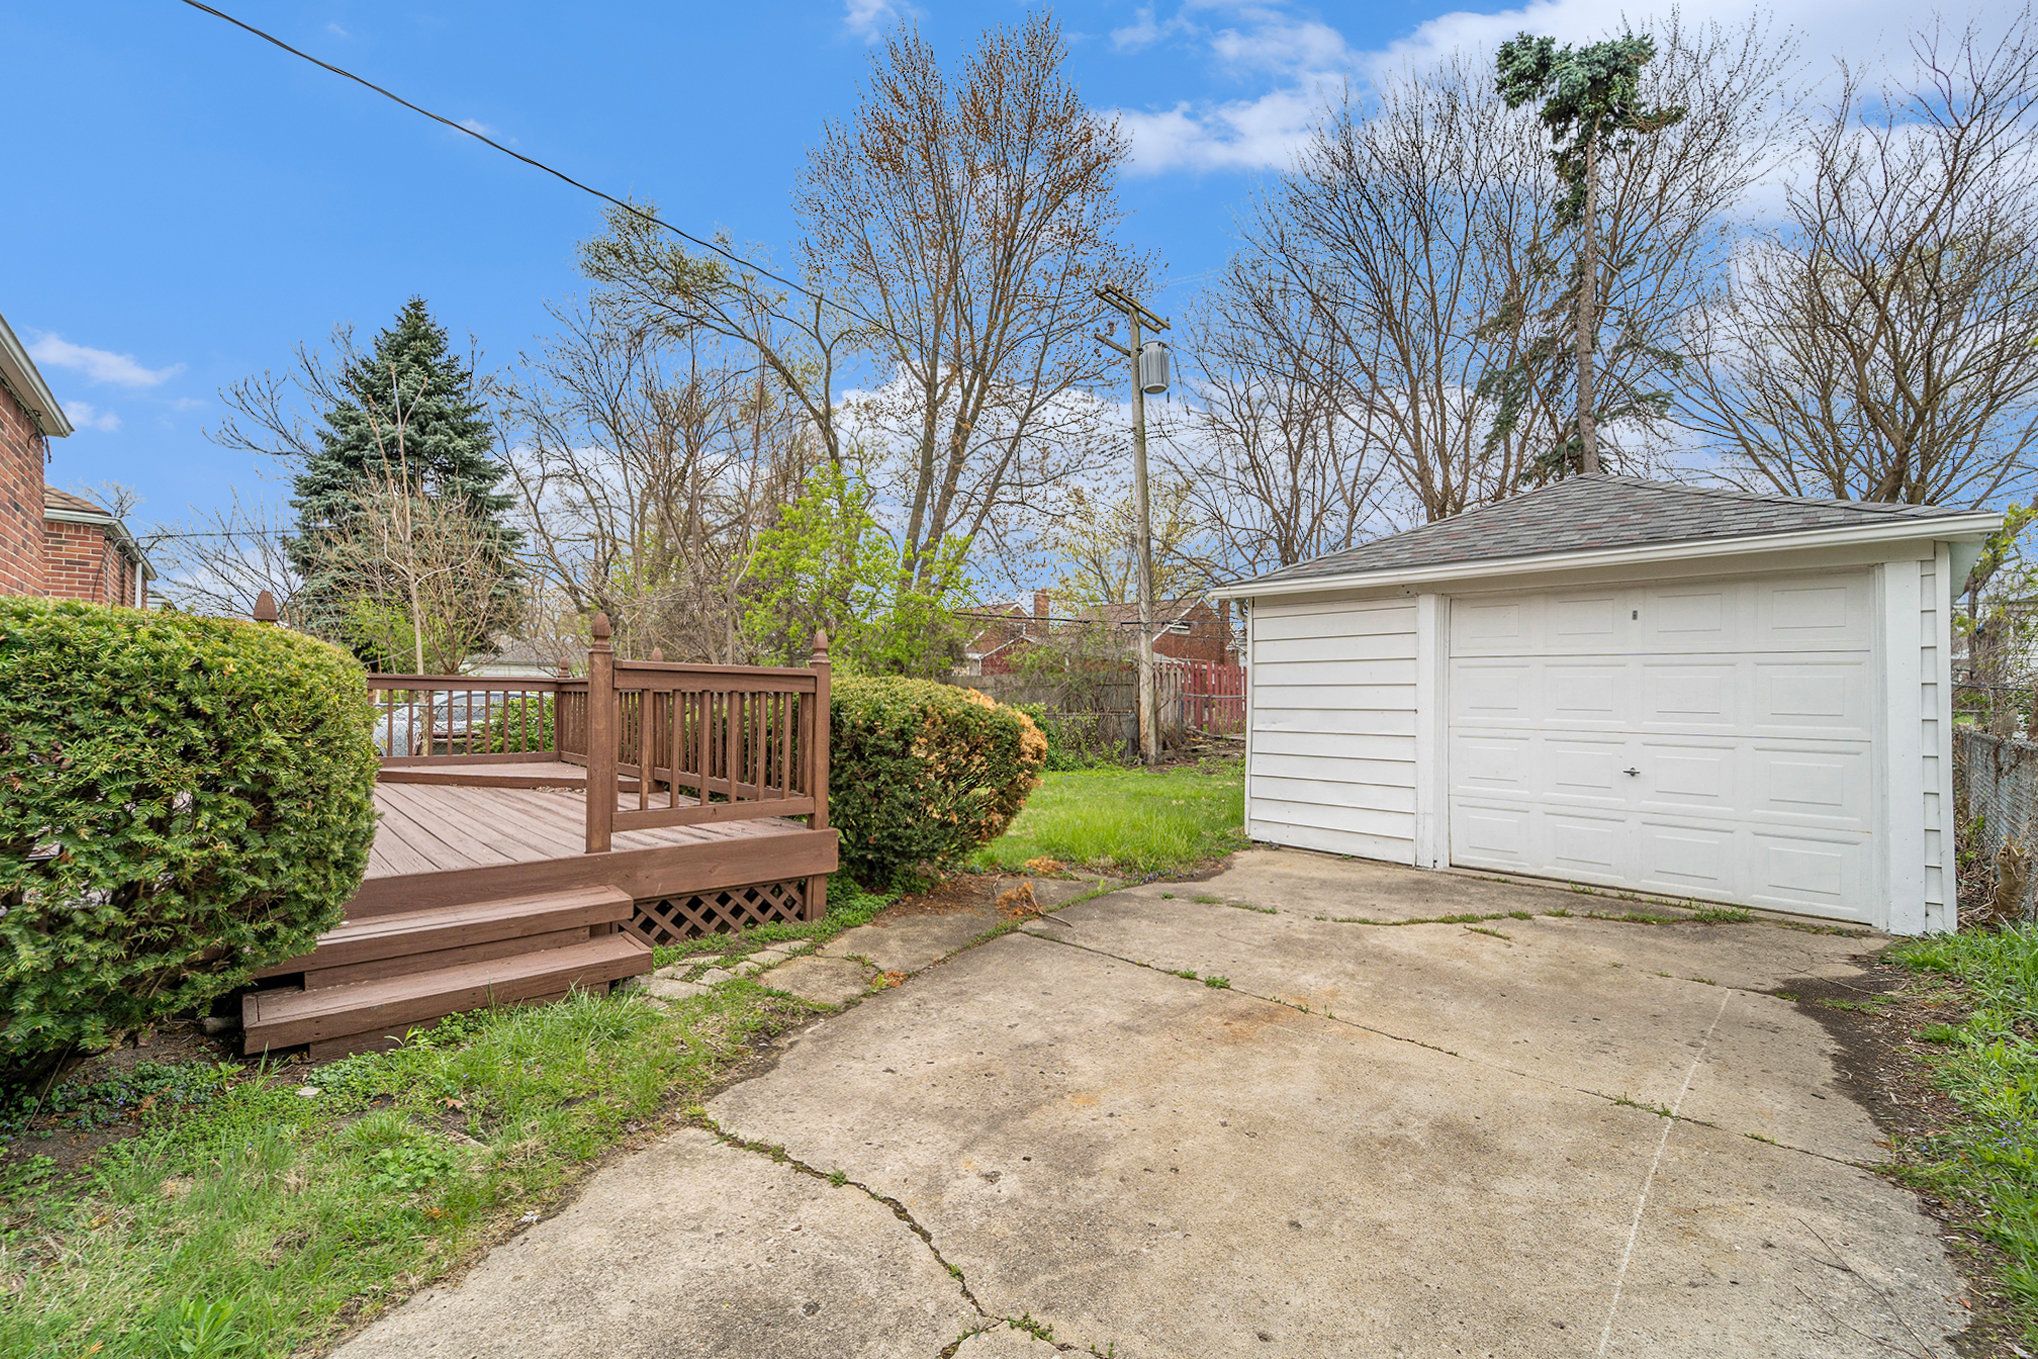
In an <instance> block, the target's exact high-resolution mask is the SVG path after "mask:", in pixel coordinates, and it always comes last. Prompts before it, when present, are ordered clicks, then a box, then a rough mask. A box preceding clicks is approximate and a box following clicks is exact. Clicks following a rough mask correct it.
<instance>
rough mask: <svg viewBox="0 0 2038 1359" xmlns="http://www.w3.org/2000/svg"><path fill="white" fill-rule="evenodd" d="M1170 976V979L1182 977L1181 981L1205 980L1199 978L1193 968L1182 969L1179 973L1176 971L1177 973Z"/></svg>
mask: <svg viewBox="0 0 2038 1359" xmlns="http://www.w3.org/2000/svg"><path fill="white" fill-rule="evenodd" d="M1168 975H1169V976H1170V977H1180V978H1181V979H1182V980H1183V981H1201V980H1203V979H1202V978H1201V977H1199V976H1197V975H1196V973H1195V971H1194V969H1192V968H1187V967H1185V968H1182V969H1180V970H1179V971H1176V972H1170V973H1169V974H1168Z"/></svg>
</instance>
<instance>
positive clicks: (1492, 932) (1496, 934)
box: [1465, 925, 1507, 939]
mask: <svg viewBox="0 0 2038 1359" xmlns="http://www.w3.org/2000/svg"><path fill="white" fill-rule="evenodd" d="M1465 930H1466V932H1467V933H1468V934H1483V935H1486V936H1487V937H1489V938H1493V939H1506V938H1507V936H1506V935H1504V934H1502V933H1501V932H1500V931H1499V930H1496V929H1494V928H1492V927H1491V926H1488V925H1467V926H1465Z"/></svg>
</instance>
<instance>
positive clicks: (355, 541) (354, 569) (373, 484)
mask: <svg viewBox="0 0 2038 1359" xmlns="http://www.w3.org/2000/svg"><path fill="white" fill-rule="evenodd" d="M322 536H323V538H324V541H323V542H322V543H321V544H320V548H321V551H322V552H323V553H324V554H326V555H327V557H328V559H329V560H331V561H332V562H334V563H335V564H336V565H337V566H338V567H341V568H343V569H345V570H346V571H347V573H348V575H349V576H350V578H351V579H353V580H354V581H356V582H357V583H358V584H357V588H356V589H355V590H354V591H353V592H351V593H350V594H349V596H348V598H347V599H346V601H345V612H344V614H343V615H342V617H341V619H340V620H339V623H340V627H341V629H342V631H343V633H344V635H345V636H346V638H347V640H348V641H349V642H350V643H351V644H352V645H353V646H354V647H355V649H356V650H358V651H361V652H364V653H366V655H367V656H368V657H369V658H370V659H371V660H372V661H374V662H375V663H376V664H377V665H378V666H387V667H396V666H404V667H408V668H409V670H410V673H412V674H418V675H436V674H450V673H453V672H455V671H457V670H458V669H459V668H460V666H461V664H462V663H463V662H465V661H466V660H467V658H468V656H469V655H470V654H471V653H472V652H473V650H474V640H475V638H477V637H486V636H487V635H488V633H489V629H490V628H491V626H492V625H494V624H495V623H496V622H497V621H499V618H500V613H501V610H500V607H499V605H498V604H497V603H496V601H495V600H494V599H493V598H492V597H491V596H490V593H489V591H488V589H487V583H488V582H490V581H493V580H496V579H499V578H500V576H501V574H502V560H501V558H502V552H503V545H502V540H501V537H500V535H498V534H495V533H492V532H491V531H490V526H489V525H488V524H487V523H486V522H484V521H483V520H482V519H481V518H480V517H479V516H477V515H475V514H474V513H472V512H471V511H470V510H469V509H468V508H467V507H466V506H465V505H463V504H462V503H461V502H460V501H459V500H457V499H455V498H453V497H449V496H437V495H432V494H429V493H427V492H426V491H424V490H422V489H420V488H419V487H418V485H417V483H416V481H415V479H414V478H412V477H410V476H408V475H407V474H406V473H405V472H404V471H403V469H402V468H401V467H399V466H391V467H389V468H387V469H385V470H381V471H377V472H372V473H370V474H369V475H368V476H366V477H365V478H363V480H362V483H361V485H360V487H359V489H358V491H357V492H356V496H355V505H354V509H353V511H352V512H351V513H350V514H348V515H346V516H345V517H344V518H342V519H341V520H340V522H339V523H338V524H337V525H336V526H335V527H333V528H331V529H329V530H324V531H322Z"/></svg>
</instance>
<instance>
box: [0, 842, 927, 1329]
mask: <svg viewBox="0 0 2038 1359" xmlns="http://www.w3.org/2000/svg"><path fill="white" fill-rule="evenodd" d="M830 890H831V896H830V905H831V907H832V908H833V909H831V910H830V912H829V915H828V918H827V919H826V920H825V921H821V922H816V923H814V924H811V925H805V924H803V925H798V926H782V927H773V928H772V929H770V930H758V931H752V932H751V934H749V935H745V936H743V937H742V938H740V939H738V938H732V937H730V936H714V937H713V938H711V939H708V940H704V941H690V944H697V946H698V948H699V949H701V950H705V951H716V950H723V951H726V950H731V949H733V950H736V951H743V950H745V949H747V948H750V947H753V946H755V945H757V944H759V943H761V942H763V937H764V936H765V935H767V934H769V935H771V936H772V937H774V938H788V939H790V938H800V939H814V940H817V941H818V940H820V939H825V938H827V937H830V936H831V935H833V934H836V933H839V932H840V931H842V930H844V929H847V928H849V927H850V926H852V925H856V924H860V923H862V922H863V921H866V920H868V919H870V917H871V916H872V915H874V914H875V913H876V912H877V911H878V910H879V909H881V908H882V907H884V906H885V905H887V904H889V903H890V902H891V901H892V900H894V899H895V896H894V895H883V896H880V895H876V894H871V893H865V892H860V891H858V890H857V889H856V888H855V887H854V886H853V885H852V884H850V883H849V882H848V881H847V880H846V879H843V878H841V877H839V876H838V877H837V879H836V880H835V881H834V882H833V883H832V884H831V889H830ZM682 951H683V950H673V951H672V952H674V953H675V954H676V953H679V952H682ZM810 1013H811V1008H810V1007H807V1006H805V1005H802V1004H800V1003H798V1002H795V1001H792V1000H790V999H788V998H784V997H777V996H773V995H770V994H768V993H767V992H766V991H765V990H764V989H763V988H761V987H759V986H757V985H755V984H753V983H751V982H748V981H740V980H739V981H731V982H726V983H724V984H722V985H721V986H719V987H716V988H715V989H713V990H712V991H709V992H707V993H706V994H703V995H701V996H698V997H695V998H693V999H691V1000H688V1001H685V1002H683V1003H681V1004H679V1005H676V1006H667V1005H665V1004H662V1003H660V1002H658V1001H654V1000H651V999H648V998H646V997H644V996H641V995H629V994H619V995H616V996H608V997H594V996H576V997H574V998H572V999H569V1000H565V1001H561V1002H559V1003H558V1004H554V1005H544V1006H536V1007H531V1008H527V1009H508V1010H501V1011H496V1012H493V1013H484V1014H475V1015H466V1016H460V1017H457V1018H455V1019H453V1020H450V1021H448V1022H447V1023H445V1024H444V1025H442V1026H440V1027H438V1028H436V1029H433V1030H431V1031H430V1032H428V1033H420V1034H418V1035H415V1036H414V1037H413V1040H412V1041H411V1042H410V1043H409V1044H407V1045H406V1046H404V1047H402V1048H399V1049H397V1050H396V1051H393V1052H385V1053H375V1054H365V1055H362V1056H358V1057H349V1058H344V1059H342V1060H340V1061H337V1062H331V1063H327V1064H325V1065H323V1066H316V1067H301V1066H300V1067H286V1068H274V1069H271V1070H268V1071H264V1070H261V1069H258V1068H255V1067H250V1066H246V1065H243V1064H241V1063H238V1062H219V1063H213V1062H181V1063H175V1064H171V1063H162V1062H144V1063H140V1064H138V1065H137V1066H136V1067H134V1068H133V1069H131V1070H129V1071H126V1072H122V1073H120V1074H119V1075H116V1076H112V1077H104V1076H101V1077H97V1078H88V1077H87V1076H86V1075H85V1074H84V1073H81V1074H80V1076H79V1078H78V1079H77V1080H75V1081H74V1082H72V1083H69V1084H67V1085H60V1086H58V1087H57V1089H56V1090H55V1091H53V1092H52V1094H51V1095H50V1096H49V1097H47V1098H46V1099H45V1100H43V1101H41V1102H39V1103H38V1104H36V1105H35V1106H32V1107H30V1106H24V1105H21V1104H18V1103H17V1104H14V1105H8V1104H5V1103H4V1102H0V1154H4V1156H0V1355H7V1356H10V1359H11V1356H16V1355H19V1356H24V1359H26V1357H27V1356H38V1359H40V1357H41V1356H49V1357H50V1359H56V1356H74V1355H86V1354H91V1355H95V1356H100V1359H114V1357H115V1356H121V1357H126V1356H132V1359H144V1357H146V1359H155V1356H161V1355H176V1356H182V1357H183V1359H225V1357H226V1356H241V1355H249V1356H252V1355H282V1354H289V1353H292V1352H293V1351H295V1350H297V1349H299V1348H301V1347H304V1346H309V1345H315V1344H318V1343H319V1342H321V1341H322V1340H325V1339H328V1338H330V1337H331V1336H332V1335H333V1334H334V1333H336V1332H337V1331H338V1330H340V1329H341V1328H342V1327H344V1326H346V1325H348V1324H350V1323H351V1322H352V1321H354V1320H356V1319H359V1318H360V1317H362V1316H364V1315H366V1314H368V1313H371V1312H373V1311H376V1310H379V1309H380V1308H381V1307H383V1306H385V1305H387V1304H389V1303H391V1302H393V1301H397V1300H400V1299H401V1298H403V1297H405V1296H408V1295H409V1294H410V1293H411V1292H413V1291H415V1290H416V1289H417V1288H418V1287H419V1286H421V1285H422V1284H424V1283H428V1282H430V1281H431V1280H432V1279H434V1278H436V1277H438V1276H439V1275H441V1274H443V1273H445V1272H446V1270H448V1269H449V1268H451V1267H452V1266H453V1265H455V1264H457V1263H458V1262H459V1261H460V1260H461V1259H462V1258H463V1257H465V1256H467V1255H469V1254H471V1253H472V1252H474V1251H475V1250H478V1249H480V1248H481V1247H483V1246H485V1245H487V1244H488V1242H490V1241H491V1240H493V1239H495V1238H496V1237H498V1236H499V1235H501V1234H503V1233H504V1232H506V1231H507V1230H508V1229H509V1228H510V1227H511V1226H512V1225H513V1224H515V1223H516V1221H517V1220H518V1219H519V1218H520V1217H522V1216H524V1215H526V1214H529V1213H536V1212H542V1211H544V1210H545V1209H546V1208H547V1207H548V1206H549V1205H550V1204H552V1203H553V1202H555V1201H557V1199H558V1198H559V1197H560V1195H561V1194H562V1193H563V1192H564V1191H565V1190H566V1189H567V1188H568V1187H569V1186H570V1185H571V1184H572V1183H573V1181H574V1180H575V1179H576V1178H577V1177H578V1176H579V1175H580V1174H581V1173H582V1172H584V1171H585V1170H586V1169H587V1168H588V1167H589V1166H590V1165H591V1164H592V1163H593V1162H594V1161H595V1160H597V1159H598V1158H599V1157H600V1156H601V1155H602V1154H603V1153H604V1152H607V1151H608V1150H610V1149H611V1148H613V1147H614V1146H616V1145H617V1144H618V1143H619V1142H621V1141H622V1140H623V1139H624V1138H626V1137H628V1136H629V1135H630V1134H632V1133H633V1132H637V1131H641V1130H648V1129H655V1128H657V1127H659V1126H661V1125H662V1123H663V1122H664V1120H665V1119H666V1118H667V1117H668V1115H669V1111H671V1110H673V1109H676V1108H683V1107H684V1106H686V1105H687V1104H690V1103H693V1102H696V1101H698V1100H699V1099H700V1098H702V1097H704V1096H705V1095H706V1093H707V1092H708V1091H709V1090H710V1088H711V1087H713V1086H714V1085H715V1083H716V1082H717V1081H719V1080H720V1079H721V1077H722V1076H723V1075H724V1073H726V1072H727V1071H728V1070H729V1068H730V1067H731V1066H732V1065H733V1064H734V1063H735V1062H736V1061H737V1060H738V1059H739V1058H741V1057H742V1055H743V1054H744V1052H745V1051H746V1045H747V1044H748V1043H749V1042H750V1041H751V1040H753V1039H756V1038H759V1037H763V1036H766V1035H768V1034H771V1033H774V1032H777V1031H779V1030H782V1029H784V1028H786V1027H788V1026H789V1025H792V1024H796V1023H798V1022H800V1021H801V1020H803V1019H805V1018H806V1017H807V1016H808V1015H809V1014H810ZM32 1118H36V1119H40V1120H41V1124H42V1125H43V1126H47V1125H48V1124H49V1123H50V1122H51V1121H54V1122H55V1123H56V1124H57V1125H58V1127H59V1129H60V1131H61V1135H64V1136H75V1135H83V1136H88V1137H89V1136H92V1135H95V1134H96V1133H99V1132H102V1131H104V1130H106V1129H108V1128H114V1129H132V1130H134V1135H133V1136H131V1137H128V1138H127V1139H126V1140H124V1141H119V1142H115V1143H114V1144H113V1145H111V1146H109V1147H107V1148H106V1149H105V1150H103V1151H101V1152H100V1153H99V1154H98V1155H96V1156H94V1157H92V1158H90V1159H89V1160H87V1161H86V1162H84V1163H83V1164H82V1165H80V1166H73V1167H70V1168H67V1169H66V1168H60V1167H58V1166H57V1165H56V1163H55V1162H53V1161H51V1160H50V1159H48V1158H47V1157H39V1156H34V1155H28V1154H24V1153H23V1152H22V1151H21V1150H20V1145H19V1144H18V1143H17V1144H16V1145H13V1146H10V1143H13V1142H15V1139H18V1138H19V1137H20V1135H21V1132H22V1129H23V1128H24V1127H25V1126H26V1125H27V1124H28V1123H29V1122H30V1120H31V1119H32Z"/></svg>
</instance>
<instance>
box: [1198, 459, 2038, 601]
mask: <svg viewBox="0 0 2038 1359" xmlns="http://www.w3.org/2000/svg"><path fill="white" fill-rule="evenodd" d="M2000 522H2001V516H2000V515H1996V514H1993V513H1990V512H1986V511H1975V510H1960V509H1947V508H1944V507H1940V506H1933V505H1889V504H1881V503H1875V502H1869V501H1860V500H1814V499H1808V498H1800V497H1795V496H1783V495H1754V494H1749V493H1747V492H1743V491H1729V490H1722V489H1717V488H1713V487H1707V486H1676V485H1671V484H1669V483H1666V482H1658V481H1644V480H1641V479H1640V478H1636V477H1620V476H1608V475H1604V474H1601V475H1594V476H1573V477H1567V478H1565V479H1564V480H1562V481H1559V482H1554V483H1552V484H1551V485H1549V486H1544V487H1541V488H1539V489H1537V490H1534V491H1528V492H1524V493H1523V494H1521V495H1517V496H1513V497H1510V498H1509V499H1506V500H1502V501H1499V502H1497V503H1495V504H1491V505H1479V506H1475V507H1474V508H1472V509H1469V510H1466V511H1464V512H1463V513H1461V514H1455V515H1452V516H1451V517H1450V518H1448V519H1438V520H1436V521H1434V522H1432V523H1428V524H1424V525H1422V526H1420V527H1419V528H1412V529H1409V530H1407V531H1406V532H1404V533H1396V534H1391V535H1389V536H1387V537H1385V538H1376V539H1374V540H1373V541H1372V542H1370V543H1363V544H1361V545H1360V546H1358V547H1353V548H1347V549H1346V550H1344V551H1342V552H1333V553H1331V554H1330V555H1328V556H1324V557H1318V558H1316V559H1315V560H1313V561H1306V562H1298V563H1296V564H1295V565H1293V566H1284V567H1282V568H1280V569H1279V570H1276V571H1269V572H1267V573H1266V574H1265V575H1262V576H1257V577H1255V578H1253V579H1251V580H1246V581H1240V582H1237V583H1235V584H1232V585H1227V586H1225V587H1223V588H1222V589H1220V590H1218V591H1217V592H1216V593H1217V594H1218V595H1219V596H1220V597H1233V598H1235V597H1239V596H1251V595H1254V594H1280V593H1289V592H1294V591H1300V590H1306V589H1310V588H1316V587H1324V588H1327V587H1329V586H1331V585H1333V584H1339V583H1344V582H1353V583H1371V582H1372V581H1373V580H1374V579H1375V578H1381V579H1387V578H1397V577H1401V576H1405V575H1424V576H1426V575H1432V574H1436V573H1440V572H1442V571H1444V570H1445V569H1447V568H1455V567H1469V566H1473V565H1476V564H1480V563H1492V564H1494V566H1495V568H1496V569H1498V567H1499V565H1500V564H1501V563H1522V564H1524V565H1525V566H1553V565H1557V564H1558V563H1557V562H1555V561H1553V560H1550V559H1553V558H1559V557H1563V558H1582V557H1610V556H1614V555H1616V554H1622V553H1623V552H1625V553H1627V554H1629V555H1632V554H1633V553H1634V552H1636V551H1649V552H1650V553H1651V555H1657V554H1656V552H1655V550H1657V549H1661V550H1662V551H1661V553H1660V555H1665V556H1702V555H1708V553H1707V552H1706V551H1705V550H1704V549H1706V548H1707V546H1708V545H1721V544H1726V543H1730V542H1731V543H1744V542H1748V541H1750V540H1754V541H1755V542H1756V545H1757V546H1785V545H1787V544H1785V543H1783V542H1781V541H1778V542H1775V543H1765V542H1763V541H1762V540H1767V539H1778V540H1781V539H1783V538H1786V537H1793V538H1794V537H1795V536H1798V535H1810V536H1812V537H1813V538H1814V539H1818V540H1823V539H1824V538H1826V537H1831V538H1833V539H1835V540H1846V539H1850V538H1854V537H1872V538H1878V539H1881V538H1908V537H1934V536H1938V537H1979V536H1982V535H1984V534H1986V533H1987V532H1989V531H1990V530H1991V529H1992V528H1993V527H1994V526H1995V525H1996V524H1999V523H2000ZM1566 564H1570V563H1566Z"/></svg>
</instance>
